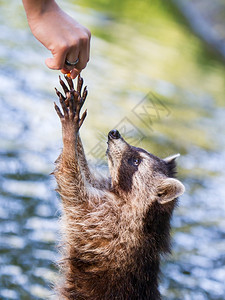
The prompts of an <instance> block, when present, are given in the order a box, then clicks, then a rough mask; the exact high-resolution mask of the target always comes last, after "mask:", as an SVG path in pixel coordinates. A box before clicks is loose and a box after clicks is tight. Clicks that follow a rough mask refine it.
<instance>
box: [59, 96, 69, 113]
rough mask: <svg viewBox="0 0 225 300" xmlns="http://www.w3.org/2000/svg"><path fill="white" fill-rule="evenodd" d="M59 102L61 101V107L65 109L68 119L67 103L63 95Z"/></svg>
mask: <svg viewBox="0 0 225 300" xmlns="http://www.w3.org/2000/svg"><path fill="white" fill-rule="evenodd" d="M59 101H60V104H61V107H62V109H63V113H64V117H68V109H67V106H66V103H65V101H64V100H63V98H62V97H61V95H60V97H59Z"/></svg>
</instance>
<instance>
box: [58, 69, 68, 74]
mask: <svg viewBox="0 0 225 300" xmlns="http://www.w3.org/2000/svg"><path fill="white" fill-rule="evenodd" d="M60 71H61V72H62V73H63V74H68V73H70V70H67V69H61V70H60Z"/></svg>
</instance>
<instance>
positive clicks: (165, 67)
mask: <svg viewBox="0 0 225 300" xmlns="http://www.w3.org/2000/svg"><path fill="white" fill-rule="evenodd" d="M81 2H82V1H81ZM89 2H90V3H89ZM99 3H100V1H99V2H98V1H84V2H83V5H86V6H84V7H82V6H78V5H73V4H72V1H71V3H69V2H68V1H64V2H63V5H64V8H65V9H66V10H67V11H68V12H70V14H71V15H73V16H74V17H75V18H77V19H78V20H79V21H80V22H81V23H83V24H84V25H86V26H87V27H89V28H90V29H91V31H92V32H93V37H92V53H91V61H90V63H89V65H88V67H87V68H86V70H85V71H84V72H83V76H84V78H85V82H86V84H87V85H88V88H89V97H88V102H87V104H86V106H87V108H88V113H89V114H88V118H87V120H86V121H85V125H84V126H83V128H82V137H83V140H84V144H85V148H86V152H87V153H88V158H89V159H90V160H92V161H96V163H97V164H102V162H103V165H104V164H105V163H106V158H105V155H104V153H105V150H106V135H107V133H108V131H109V130H110V129H112V128H115V127H117V128H118V129H120V131H121V132H122V133H123V134H124V135H125V137H127V139H128V141H129V142H131V143H133V144H135V145H139V146H140V147H143V148H146V149H147V150H149V151H150V152H152V153H153V154H156V155H158V156H160V157H166V156H168V155H171V154H174V153H177V152H180V153H181V158H180V159H179V161H178V164H179V169H178V171H179V178H180V179H181V180H182V182H184V184H185V186H186V193H185V195H184V196H182V197H181V199H180V205H179V208H178V209H177V210H176V212H175V214H174V217H173V222H172V227H173V253H172V256H170V257H168V258H166V259H163V266H162V274H163V275H162V276H161V285H160V289H161V292H162V294H163V296H164V297H165V299H171V300H174V299H185V300H189V299H190V300H192V299H196V300H203V299H214V300H219V299H221V300H222V299H224V298H225V285H224V282H225V267H224V264H225V240H224V238H225V201H224V199H225V192H224V183H225V171H224V170H225V138H224V125H225V121H224V113H225V109H224V87H225V84H224V78H225V77H224V66H223V64H222V63H221V62H220V61H219V60H218V59H217V58H216V57H214V56H213V54H212V53H210V50H207V49H205V47H204V45H203V44H202V43H201V42H200V41H199V40H198V39H197V38H196V37H195V36H194V35H193V34H191V32H190V31H189V29H188V28H187V27H186V25H185V24H183V23H182V22H181V21H180V22H181V23H179V22H178V20H180V17H179V16H176V14H175V13H173V10H172V9H171V7H170V8H168V10H167V9H163V7H162V6H161V5H160V4H158V5H147V4H146V1H140V2H139V6H138V4H137V3H136V5H134V6H132V5H130V4H131V1H128V0H127V1H120V2H119V1H116V3H117V4H118V5H121V6H122V7H121V10H120V7H119V8H118V9H116V8H115V7H113V9H112V10H110V9H109V8H108V7H107V6H106V7H105V6H102V7H101V6H100V4H99ZM122 3H123V5H122ZM132 3H133V2H132ZM48 55H49V54H48V53H47V51H46V50H45V49H43V47H42V46H41V45H40V44H39V43H38V42H37V41H36V40H35V39H34V38H33V36H32V34H31V33H30V32H29V29H28V27H27V24H26V19H25V16H24V12H23V9H22V6H21V4H20V3H19V2H18V1H10V2H8V1H6V0H4V1H1V11H0V62H1V69H0V107H1V109H0V234H1V239H0V253H1V255H0V299H45V298H49V297H51V295H52V290H51V285H52V282H54V280H55V279H56V277H57V270H56V268H55V265H54V263H55V262H56V261H57V259H59V255H58V251H57V241H58V240H59V226H58V222H57V220H58V217H59V215H60V202H59V200H58V198H57V195H56V193H55V191H54V188H55V181H54V178H52V176H50V175H49V174H50V173H51V172H52V170H53V169H54V161H55V159H56V158H57V156H58V155H59V153H60V149H61V147H62V142H61V129H60V123H59V120H58V117H57V116H56V114H55V112H54V109H53V101H55V100H57V99H56V96H55V94H54V89H53V88H54V86H57V87H59V84H58V78H57V76H58V73H57V72H56V71H50V70H48V69H47V68H46V67H45V66H44V58H45V57H47V56H48ZM53 298H54V297H53Z"/></svg>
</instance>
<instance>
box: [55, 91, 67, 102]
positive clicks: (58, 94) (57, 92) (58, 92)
mask: <svg viewBox="0 0 225 300" xmlns="http://www.w3.org/2000/svg"><path fill="white" fill-rule="evenodd" d="M55 92H56V95H57V96H58V97H60V96H61V97H62V98H63V100H64V101H65V100H66V98H65V97H64V96H63V95H62V94H61V93H60V91H58V90H57V88H55Z"/></svg>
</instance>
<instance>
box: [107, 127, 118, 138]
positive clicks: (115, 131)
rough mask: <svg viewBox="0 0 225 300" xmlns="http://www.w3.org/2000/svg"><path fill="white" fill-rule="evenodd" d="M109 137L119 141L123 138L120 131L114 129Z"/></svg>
mask: <svg viewBox="0 0 225 300" xmlns="http://www.w3.org/2000/svg"><path fill="white" fill-rule="evenodd" d="M108 137H109V138H111V139H119V138H120V137H121V136H120V133H119V131H118V130H116V129H113V130H111V131H110V132H109V134H108Z"/></svg>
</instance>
